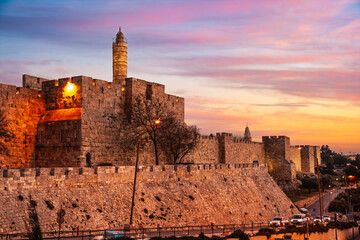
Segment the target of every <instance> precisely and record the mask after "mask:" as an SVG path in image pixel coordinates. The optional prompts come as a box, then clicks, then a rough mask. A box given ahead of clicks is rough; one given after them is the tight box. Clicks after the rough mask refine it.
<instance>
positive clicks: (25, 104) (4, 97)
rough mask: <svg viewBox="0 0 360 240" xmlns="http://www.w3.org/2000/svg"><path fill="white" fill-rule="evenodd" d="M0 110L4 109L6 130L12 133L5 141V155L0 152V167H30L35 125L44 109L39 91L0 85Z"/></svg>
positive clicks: (32, 158) (32, 155) (32, 156)
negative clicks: (10, 138)
mask: <svg viewBox="0 0 360 240" xmlns="http://www.w3.org/2000/svg"><path fill="white" fill-rule="evenodd" d="M0 109H2V110H4V111H5V117H6V120H7V121H8V123H9V126H8V127H9V130H10V131H11V132H12V133H13V134H14V135H15V138H14V139H12V140H11V141H9V142H5V145H6V146H7V147H8V149H9V156H7V155H5V154H0V168H20V167H30V166H33V160H34V147H35V140H36V132H37V124H38V122H39V121H40V117H41V115H42V114H43V113H44V111H45V108H44V99H43V96H42V95H41V92H39V91H38V90H34V89H29V88H21V87H16V86H11V85H5V84H0Z"/></svg>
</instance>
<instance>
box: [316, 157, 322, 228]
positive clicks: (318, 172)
mask: <svg viewBox="0 0 360 240" xmlns="http://www.w3.org/2000/svg"><path fill="white" fill-rule="evenodd" d="M314 157H315V156H314ZM315 158H316V160H315V163H316V175H317V179H318V187H319V205H320V219H321V221H322V220H323V204H322V203H323V202H322V197H321V185H320V170H319V159H318V158H317V157H315Z"/></svg>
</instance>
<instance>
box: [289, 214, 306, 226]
mask: <svg viewBox="0 0 360 240" xmlns="http://www.w3.org/2000/svg"><path fill="white" fill-rule="evenodd" d="M307 220H308V217H306V214H295V215H294V216H293V217H292V218H291V220H290V222H291V223H292V224H303V223H305V222H306V221H307Z"/></svg>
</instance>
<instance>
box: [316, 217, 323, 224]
mask: <svg viewBox="0 0 360 240" xmlns="http://www.w3.org/2000/svg"><path fill="white" fill-rule="evenodd" d="M319 222H323V221H322V220H321V217H320V216H316V217H315V218H314V223H319Z"/></svg>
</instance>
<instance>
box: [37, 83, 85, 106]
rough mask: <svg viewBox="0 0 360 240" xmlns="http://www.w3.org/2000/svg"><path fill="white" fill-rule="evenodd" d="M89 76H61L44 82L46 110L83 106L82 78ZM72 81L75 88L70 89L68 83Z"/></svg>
mask: <svg viewBox="0 0 360 240" xmlns="http://www.w3.org/2000/svg"><path fill="white" fill-rule="evenodd" d="M84 78H88V79H91V78H89V77H84V76H77V77H72V78H61V79H58V80H51V81H46V82H43V85H42V86H43V95H44V98H45V108H46V110H58V109H68V108H81V106H82V89H81V85H82V80H83V79H84ZM68 82H71V83H72V84H73V89H70V91H68V88H67V84H68Z"/></svg>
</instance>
